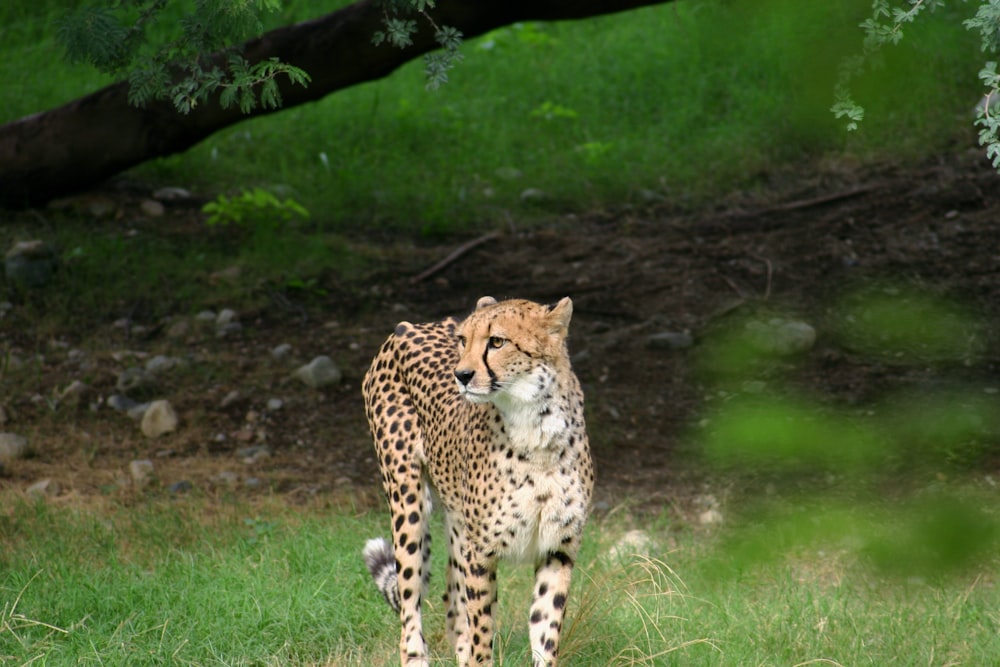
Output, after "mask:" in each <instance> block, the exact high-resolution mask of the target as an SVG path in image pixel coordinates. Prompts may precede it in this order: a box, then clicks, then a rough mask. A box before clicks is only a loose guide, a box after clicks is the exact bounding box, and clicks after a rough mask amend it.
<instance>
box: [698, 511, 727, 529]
mask: <svg viewBox="0 0 1000 667" xmlns="http://www.w3.org/2000/svg"><path fill="white" fill-rule="evenodd" d="M698 523H700V524H701V525H703V526H717V525H719V524H721V523H722V512H720V511H719V510H717V509H714V508H713V509H707V510H705V511H704V512H702V513H701V514H699V515H698Z"/></svg>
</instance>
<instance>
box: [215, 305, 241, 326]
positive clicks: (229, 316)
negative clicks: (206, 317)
mask: <svg viewBox="0 0 1000 667" xmlns="http://www.w3.org/2000/svg"><path fill="white" fill-rule="evenodd" d="M236 319H237V315H236V311H235V310H233V309H232V308H223V309H222V310H221V311H220V312H219V314H218V315H217V316H216V317H215V326H217V327H224V326H226V325H227V324H229V323H230V322H235V321H236Z"/></svg>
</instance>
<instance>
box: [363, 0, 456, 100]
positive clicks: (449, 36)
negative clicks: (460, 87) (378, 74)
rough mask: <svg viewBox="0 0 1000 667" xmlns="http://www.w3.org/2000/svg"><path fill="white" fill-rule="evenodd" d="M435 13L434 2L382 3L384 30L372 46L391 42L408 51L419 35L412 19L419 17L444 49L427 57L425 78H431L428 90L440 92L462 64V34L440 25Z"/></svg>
mask: <svg viewBox="0 0 1000 667" xmlns="http://www.w3.org/2000/svg"><path fill="white" fill-rule="evenodd" d="M432 9H434V0H382V12H383V19H382V21H383V25H384V26H385V29H384V30H376V31H375V34H374V35H372V43H373V44H375V45H376V46H378V45H380V44H382V43H384V42H388V43H389V44H391V45H393V46H395V47H397V48H400V49H405V48H407V47H408V46H411V45H412V44H413V35H414V34H415V33H416V32H417V30H418V29H419V28H418V24H417V21H416V20H414V19H412V18H409V17H410V16H412V15H414V14H416V15H419V16H420V18H421V19H422V20H424V21H426V23H427V24H428V26H429V27H430V28H431V29H432V30H433V31H434V41H436V42H437V43H438V45H439V46H440V47H441V49H442V50H441V51H440V52H438V53H429V54H427V55H425V56H424V74H425V76H426V78H427V88H428V89H430V90H436V89H437V88H439V87H440V86H441V85H442V84H444V83H447V81H448V71H449V70H450V69H451V68H452V67H454V66H455V64H456V63H458V62H460V61H461V60H462V54H461V53H460V52H459V47H460V46H461V45H462V32H461V31H460V30H457V29H456V28H454V27H452V26H441V25H438V24H437V23H436V22H435V21H434V18H433V17H432V16H431V14H430V10H432Z"/></svg>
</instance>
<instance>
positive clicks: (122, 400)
mask: <svg viewBox="0 0 1000 667" xmlns="http://www.w3.org/2000/svg"><path fill="white" fill-rule="evenodd" d="M104 404H105V405H107V406H108V407H109V408H111V409H112V410H114V411H116V412H128V411H129V410H131V409H132V408H134V407H136V406H137V405H139V404H138V403H137V402H136V401H133V400H132V399H131V398H129V397H128V396H122V395H121V394H112V395H111V396H108V400H106V401H104ZM143 412H145V409H144V410H143Z"/></svg>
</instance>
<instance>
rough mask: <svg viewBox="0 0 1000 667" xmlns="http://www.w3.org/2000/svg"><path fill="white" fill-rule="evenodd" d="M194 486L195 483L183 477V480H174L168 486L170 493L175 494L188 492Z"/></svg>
mask: <svg viewBox="0 0 1000 667" xmlns="http://www.w3.org/2000/svg"><path fill="white" fill-rule="evenodd" d="M193 488H194V484H192V483H191V482H190V481H189V480H186V479H182V480H178V481H176V482H174V483H173V484H171V485H170V486H168V487H167V491H169V492H170V493H173V494H175V495H177V494H181V493H187V492H188V491H190V490H191V489H193Z"/></svg>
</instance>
